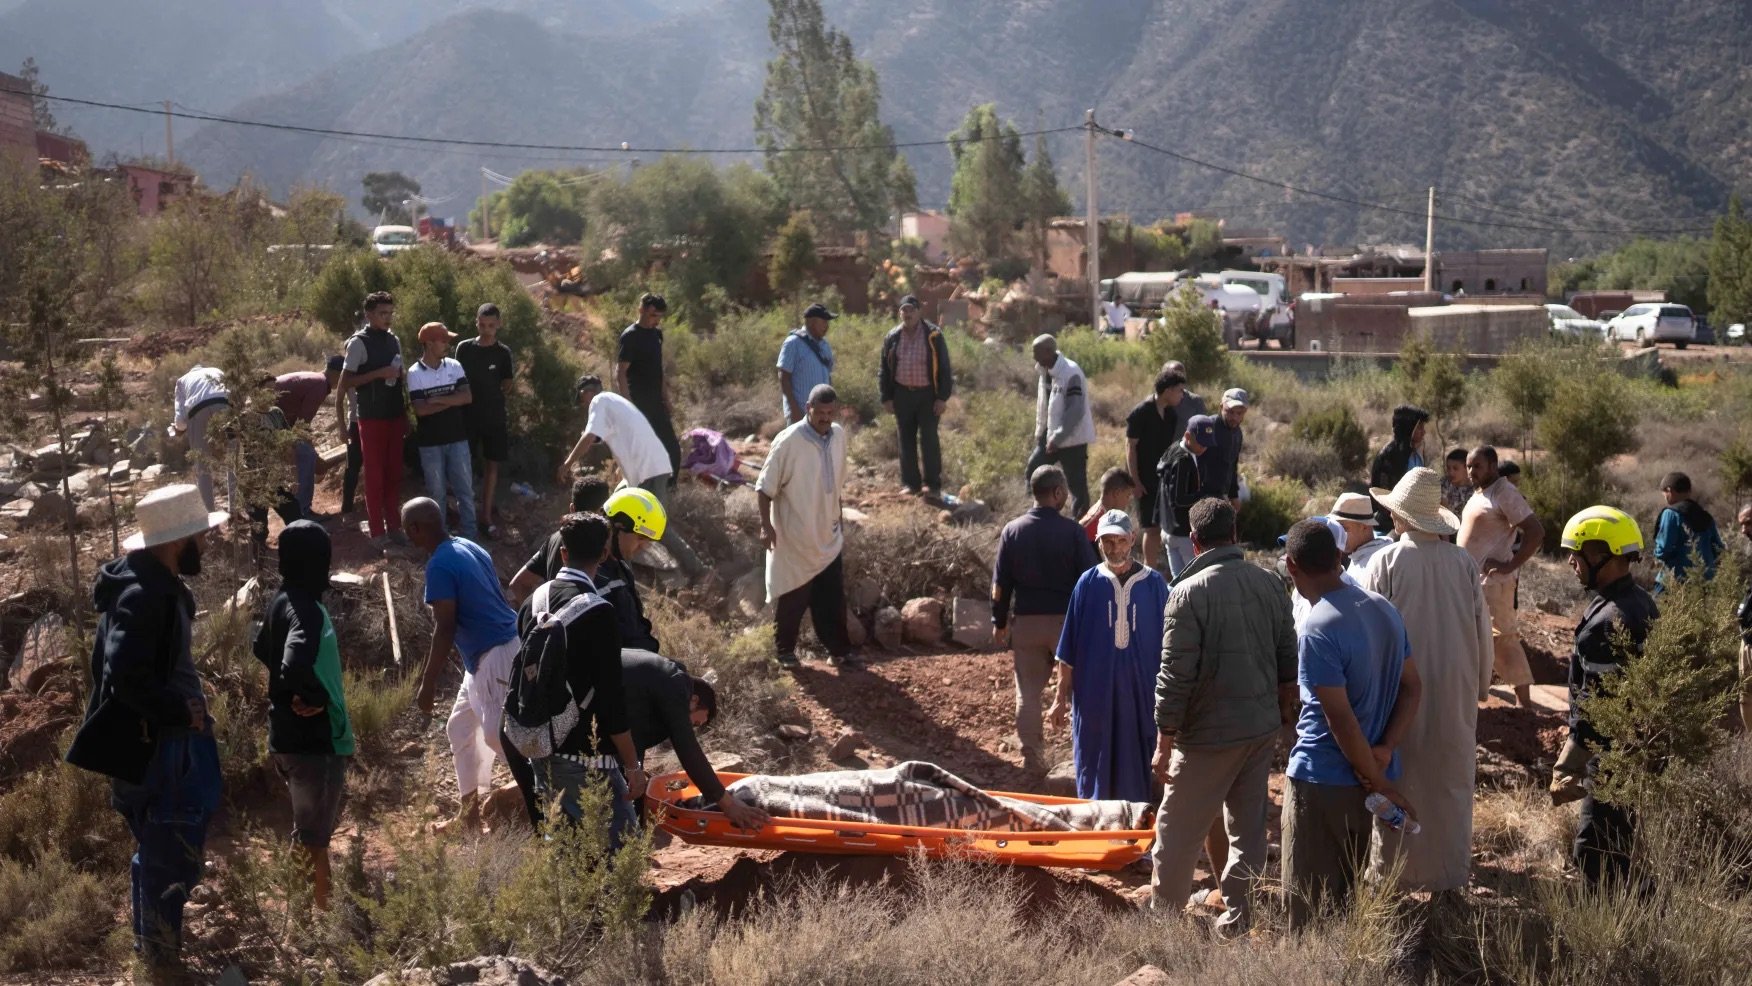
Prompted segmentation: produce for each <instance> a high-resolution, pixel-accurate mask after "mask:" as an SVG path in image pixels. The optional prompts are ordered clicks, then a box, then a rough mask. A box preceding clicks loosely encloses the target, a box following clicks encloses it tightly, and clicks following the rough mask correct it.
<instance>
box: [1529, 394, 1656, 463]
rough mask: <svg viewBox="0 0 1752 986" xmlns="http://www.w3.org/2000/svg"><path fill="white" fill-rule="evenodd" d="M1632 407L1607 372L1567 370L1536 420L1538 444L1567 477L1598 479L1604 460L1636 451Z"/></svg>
mask: <svg viewBox="0 0 1752 986" xmlns="http://www.w3.org/2000/svg"><path fill="white" fill-rule="evenodd" d="M1637 407H1638V405H1637V403H1636V402H1635V401H1633V400H1632V399H1631V396H1630V393H1629V388H1628V387H1627V386H1626V384H1625V382H1624V378H1623V377H1621V376H1619V375H1618V374H1617V373H1614V372H1612V371H1611V370H1608V369H1596V370H1594V371H1593V372H1592V373H1581V374H1573V375H1570V374H1566V375H1565V376H1564V377H1563V378H1562V379H1560V380H1559V381H1558V382H1557V386H1556V387H1555V388H1554V389H1553V390H1552V396H1551V402H1550V405H1549V406H1548V407H1547V408H1546V410H1545V414H1544V415H1543V416H1542V417H1540V419H1539V426H1538V435H1539V445H1540V447H1542V448H1544V449H1546V450H1547V453H1548V454H1549V456H1550V459H1551V461H1552V462H1553V463H1555V464H1557V465H1558V466H1560V467H1561V468H1563V469H1564V470H1566V471H1568V472H1569V473H1570V474H1571V475H1573V476H1578V477H1597V476H1599V475H1600V473H1601V469H1602V467H1603V466H1604V465H1605V463H1606V460H1607V459H1610V458H1612V457H1613V456H1615V455H1621V454H1623V453H1625V452H1632V451H1635V450H1636V447H1637V436H1636V426H1637V418H1638V411H1637Z"/></svg>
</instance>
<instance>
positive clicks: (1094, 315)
mask: <svg viewBox="0 0 1752 986" xmlns="http://www.w3.org/2000/svg"><path fill="white" fill-rule="evenodd" d="M1083 152H1084V157H1085V160H1084V163H1083V183H1084V185H1085V186H1086V187H1087V189H1088V195H1087V198H1086V201H1085V203H1084V214H1083V233H1084V236H1085V246H1084V249H1086V250H1088V251H1089V328H1091V329H1093V330H1094V331H1096V332H1100V331H1101V214H1100V212H1099V211H1098V210H1097V209H1096V207H1095V111H1094V110H1087V111H1085V112H1084V113H1083Z"/></svg>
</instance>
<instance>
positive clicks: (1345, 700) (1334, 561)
mask: <svg viewBox="0 0 1752 986" xmlns="http://www.w3.org/2000/svg"><path fill="white" fill-rule="evenodd" d="M1284 558H1285V563H1286V567H1287V568H1288V570H1289V573H1290V579H1291V580H1292V581H1293V582H1295V584H1296V591H1297V592H1299V593H1301V594H1302V596H1303V597H1304V598H1306V599H1307V600H1308V601H1309V602H1310V603H1311V604H1312V608H1310V610H1309V611H1308V616H1307V619H1306V621H1305V622H1304V623H1303V624H1302V628H1301V630H1300V631H1299V639H1298V641H1297V648H1298V651H1299V654H1298V660H1297V678H1298V681H1299V684H1300V691H1301V695H1302V711H1301V715H1300V717H1299V719H1298V720H1297V722H1296V745H1295V746H1294V747H1293V748H1292V749H1291V750H1290V764H1289V767H1288V768H1287V769H1286V770H1285V771H1284V773H1285V777H1286V780H1285V785H1284V810H1283V884H1284V889H1285V891H1286V893H1288V895H1289V902H1288V903H1289V914H1290V927H1291V929H1297V928H1301V927H1305V926H1306V925H1307V924H1308V923H1309V921H1310V920H1311V919H1312V918H1313V917H1314V916H1315V915H1317V914H1319V913H1320V912H1321V910H1322V909H1323V908H1325V907H1333V908H1336V907H1342V906H1343V905H1344V903H1345V900H1346V899H1347V898H1348V897H1349V896H1350V890H1351V887H1352V886H1353V885H1354V884H1355V882H1356V880H1357V878H1358V877H1359V876H1360V875H1361V874H1362V871H1363V869H1364V867H1365V866H1366V865H1367V863H1368V858H1369V836H1370V826H1371V824H1372V821H1373V818H1372V816H1371V814H1370V812H1369V809H1368V808H1367V807H1365V806H1364V804H1363V800H1364V799H1365V798H1366V797H1368V796H1369V794H1371V793H1375V794H1381V795H1384V796H1385V797H1386V798H1387V800H1389V801H1391V802H1393V803H1394V804H1396V805H1398V806H1400V807H1401V808H1404V809H1405V810H1406V812H1407V813H1408V814H1411V815H1412V816H1413V817H1414V818H1415V817H1416V813H1415V812H1413V811H1412V806H1411V805H1410V804H1409V803H1407V802H1406V800H1405V798H1404V796H1403V795H1401V794H1400V793H1399V791H1398V790H1397V789H1396V788H1395V787H1394V786H1393V781H1394V780H1395V779H1397V778H1398V776H1399V754H1398V747H1399V743H1400V741H1401V740H1402V739H1403V738H1404V736H1405V732H1406V730H1407V728H1408V727H1409V726H1410V725H1411V719H1412V716H1414V715H1416V713H1417V704H1418V696H1419V695H1420V694H1421V692H1422V690H1423V686H1422V683H1421V682H1420V681H1419V680H1418V676H1417V667H1416V666H1415V665H1414V664H1413V663H1412V660H1411V644H1410V641H1409V640H1408V639H1407V637H1406V634H1405V623H1404V622H1403V621H1402V620H1401V619H1400V618H1399V613H1398V611H1397V610H1395V609H1394V608H1393V604H1392V603H1389V602H1388V601H1387V600H1385V599H1383V598H1381V597H1380V596H1377V595H1375V594H1374V593H1372V592H1368V591H1365V590H1363V589H1359V588H1357V587H1356V586H1355V585H1352V584H1349V583H1347V582H1345V581H1344V579H1343V575H1342V573H1343V569H1342V568H1341V567H1340V566H1339V551H1338V543H1337V541H1336V540H1335V539H1334V538H1333V536H1332V531H1331V530H1329V529H1328V528H1327V526H1326V523H1325V521H1323V520H1320V519H1318V518H1316V519H1314V520H1304V521H1302V522H1300V523H1298V524H1297V525H1296V526H1294V527H1292V528H1290V533H1289V536H1288V538H1287V539H1286V543H1285V552H1284Z"/></svg>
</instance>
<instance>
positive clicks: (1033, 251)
mask: <svg viewBox="0 0 1752 986" xmlns="http://www.w3.org/2000/svg"><path fill="white" fill-rule="evenodd" d="M1022 210H1023V219H1024V221H1025V222H1026V224H1027V226H1026V228H1027V232H1028V249H1029V254H1030V256H1031V257H1032V259H1033V261H1034V266H1035V267H1037V268H1040V269H1042V270H1045V269H1046V232H1047V227H1048V225H1049V224H1050V223H1051V222H1052V221H1053V220H1054V219H1056V218H1058V217H1059V216H1063V215H1066V214H1068V213H1069V212H1070V211H1071V197H1070V196H1069V195H1066V194H1065V190H1064V189H1063V188H1061V187H1060V186H1059V180H1058V169H1057V168H1056V167H1055V166H1054V165H1053V161H1052V152H1051V151H1049V150H1047V147H1046V135H1045V134H1036V135H1035V137H1034V158H1033V160H1031V161H1029V162H1028V169H1027V170H1026V171H1024V172H1022Z"/></svg>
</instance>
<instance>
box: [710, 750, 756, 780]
mask: <svg viewBox="0 0 1752 986" xmlns="http://www.w3.org/2000/svg"><path fill="white" fill-rule="evenodd" d="M706 762H708V763H710V764H711V765H712V769H713V770H714V771H718V772H720V773H725V774H745V773H747V772H748V758H746V757H744V756H743V755H742V754H740V753H730V752H727V751H724V750H718V751H715V752H712V753H708V754H706Z"/></svg>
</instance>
